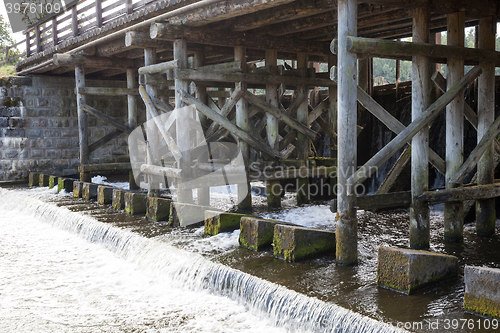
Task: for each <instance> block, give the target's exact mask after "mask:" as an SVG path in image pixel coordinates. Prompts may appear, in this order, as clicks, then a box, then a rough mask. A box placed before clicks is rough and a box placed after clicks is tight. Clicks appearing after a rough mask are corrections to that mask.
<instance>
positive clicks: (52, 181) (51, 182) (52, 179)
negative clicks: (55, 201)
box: [49, 176, 58, 188]
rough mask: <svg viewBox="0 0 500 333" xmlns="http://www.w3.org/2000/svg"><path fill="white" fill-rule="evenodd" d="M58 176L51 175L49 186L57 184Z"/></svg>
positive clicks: (52, 186)
mask: <svg viewBox="0 0 500 333" xmlns="http://www.w3.org/2000/svg"><path fill="white" fill-rule="evenodd" d="M57 179H58V178H57V177H56V176H50V177H49V188H54V186H56V184H57Z"/></svg>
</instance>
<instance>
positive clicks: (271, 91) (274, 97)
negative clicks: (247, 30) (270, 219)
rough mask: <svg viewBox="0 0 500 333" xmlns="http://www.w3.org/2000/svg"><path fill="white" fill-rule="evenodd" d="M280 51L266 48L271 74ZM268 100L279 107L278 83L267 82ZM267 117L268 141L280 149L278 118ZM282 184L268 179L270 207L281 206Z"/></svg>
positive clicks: (268, 202)
mask: <svg viewBox="0 0 500 333" xmlns="http://www.w3.org/2000/svg"><path fill="white" fill-rule="evenodd" d="M277 61H278V52H277V51H276V50H266V66H270V68H271V75H276V74H277V70H278V67H277V66H278V63H277ZM266 101H267V103H269V104H271V105H273V106H275V107H278V105H279V102H278V85H276V84H266ZM266 118H267V127H266V133H267V142H268V143H269V146H270V147H271V149H274V150H278V147H279V142H278V126H279V125H278V119H277V118H276V117H275V116H273V115H271V114H269V113H268V114H266ZM281 191H282V189H281V184H280V182H279V181H276V180H269V181H266V194H267V205H268V206H269V208H279V207H281Z"/></svg>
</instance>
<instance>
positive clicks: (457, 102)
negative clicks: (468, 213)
mask: <svg viewBox="0 0 500 333" xmlns="http://www.w3.org/2000/svg"><path fill="white" fill-rule="evenodd" d="M464 28H465V15H464V13H463V12H460V13H453V14H449V15H448V45H451V46H459V47H463V46H464V40H465V31H464ZM463 75H464V61H463V60H460V59H454V58H449V59H448V78H447V85H448V89H450V88H451V87H452V86H453V85H454V84H455V83H456V82H458V81H459V80H460V79H461V78H462V77H463ZM463 128H464V95H463V92H461V93H459V94H458V96H457V97H455V99H454V100H453V101H451V103H450V104H448V106H447V107H446V177H445V179H446V182H445V184H446V188H447V189H450V188H453V187H456V186H457V184H451V183H450V179H451V178H452V177H453V176H454V174H455V173H456V172H457V171H458V170H459V169H460V167H461V166H462V161H463V137H464V135H463ZM463 220H464V216H463V203H462V202H447V203H445V204H444V239H445V240H446V241H451V242H460V241H462V240H463Z"/></svg>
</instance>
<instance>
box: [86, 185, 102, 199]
mask: <svg viewBox="0 0 500 333" xmlns="http://www.w3.org/2000/svg"><path fill="white" fill-rule="evenodd" d="M98 186H99V185H97V184H92V183H83V185H82V192H83V193H82V198H84V199H85V200H92V199H96V198H97V187H98Z"/></svg>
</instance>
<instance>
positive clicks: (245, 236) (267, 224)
mask: <svg viewBox="0 0 500 333" xmlns="http://www.w3.org/2000/svg"><path fill="white" fill-rule="evenodd" d="M276 224H285V225H294V224H292V223H287V222H280V221H275V220H267V219H261V218H257V217H250V216H244V217H242V218H241V220H240V230H241V231H240V238H239V243H240V246H242V247H245V248H247V249H250V250H254V251H258V250H260V249H262V248H263V247H267V246H271V244H272V243H273V236H274V226H275V225H276Z"/></svg>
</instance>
